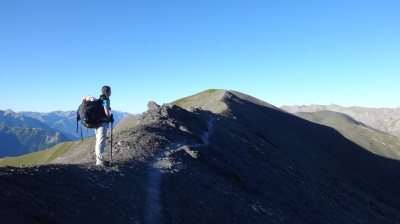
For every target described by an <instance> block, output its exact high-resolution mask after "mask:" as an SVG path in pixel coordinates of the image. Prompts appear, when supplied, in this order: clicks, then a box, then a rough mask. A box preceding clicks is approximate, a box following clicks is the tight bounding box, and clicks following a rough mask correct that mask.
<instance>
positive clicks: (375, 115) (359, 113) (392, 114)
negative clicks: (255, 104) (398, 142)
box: [281, 104, 400, 137]
mask: <svg viewBox="0 0 400 224" xmlns="http://www.w3.org/2000/svg"><path fill="white" fill-rule="evenodd" d="M281 109H283V110H285V111H287V112H289V113H298V112H317V111H322V110H329V111H335V112H340V113H344V114H347V115H349V116H351V117H353V118H355V119H356V120H358V121H360V122H362V123H365V124H367V125H369V126H371V127H374V128H376V129H378V130H381V131H384V132H387V133H389V134H392V135H394V136H397V137H400V107H398V108H369V107H360V106H353V107H342V106H340V105H336V104H330V105H318V104H312V105H308V106H306V105H303V106H298V105H294V106H282V107H281Z"/></svg>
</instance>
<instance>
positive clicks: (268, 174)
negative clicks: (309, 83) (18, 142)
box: [0, 90, 400, 223]
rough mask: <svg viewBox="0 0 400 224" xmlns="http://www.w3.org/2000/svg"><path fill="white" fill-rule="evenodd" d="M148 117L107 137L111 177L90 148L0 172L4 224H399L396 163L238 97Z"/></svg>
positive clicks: (220, 94) (191, 102)
mask: <svg viewBox="0 0 400 224" xmlns="http://www.w3.org/2000/svg"><path fill="white" fill-rule="evenodd" d="M205 96H206V99H205V98H204V97H205ZM199 99H201V100H202V103H199ZM207 99H208V100H207ZM148 108H149V109H148V111H146V112H144V113H143V114H142V116H141V117H140V118H139V119H137V120H136V119H132V120H131V121H130V122H129V121H128V120H127V121H126V122H124V127H119V126H120V125H121V124H119V125H117V126H116V127H115V130H114V133H113V142H112V143H113V144H112V147H113V150H118V153H117V154H115V155H113V157H112V158H113V160H112V162H113V164H114V166H113V167H111V168H98V167H94V166H93V164H94V161H95V158H94V150H93V148H94V139H93V138H89V139H85V140H84V141H83V142H77V143H75V144H71V145H70V148H68V147H62V148H63V153H60V154H59V155H60V156H57V158H55V159H48V160H46V162H45V163H49V162H51V163H52V164H51V165H45V166H31V167H25V168H12V167H3V168H0V197H1V198H2V202H3V203H1V204H0V217H2V221H4V222H6V223H27V222H42V223H79V222H85V223H99V222H103V223H396V222H399V217H400V203H399V201H400V192H398V190H397V189H399V187H400V181H399V180H400V162H399V161H398V160H395V159H391V158H387V157H384V156H381V155H379V153H380V151H379V150H376V151H373V150H375V148H374V146H371V148H369V149H365V148H362V147H361V146H359V145H357V144H356V143H354V142H352V141H350V140H349V138H346V137H344V136H343V135H342V134H341V133H340V132H339V131H337V130H335V129H333V128H331V127H327V126H325V125H320V124H317V123H314V122H310V121H307V120H305V119H302V118H299V117H298V116H294V115H292V114H289V113H286V112H283V111H282V110H280V109H278V108H276V107H274V106H272V105H270V104H268V103H266V102H263V101H260V100H258V99H255V98H253V97H251V96H248V95H245V94H242V93H239V92H236V91H225V90H209V91H205V92H202V93H200V94H196V95H194V96H191V97H188V98H184V99H181V100H177V101H175V102H174V104H164V105H162V106H159V105H157V104H155V103H153V102H150V103H149V105H148ZM121 123H122V122H121ZM128 123H129V124H130V125H128ZM346 125H350V126H351V125H356V126H359V124H358V123H357V122H355V121H354V122H350V123H348V124H346ZM365 128H367V129H368V127H365ZM358 130H359V128H357V127H354V131H358ZM362 131H364V129H362ZM370 131H371V133H374V130H373V129H370ZM368 132H369V130H368ZM63 144H64V143H63ZM110 144H111V141H110V139H108V140H107V147H106V153H105V155H106V158H107V159H111V158H110ZM57 150H58V149H56V148H52V149H49V154H47V155H46V156H49V155H50V152H51V154H52V155H56V151H57ZM46 151H48V150H46ZM372 152H374V153H372ZM36 154H37V153H36ZM42 156H44V155H43V154H42ZM42 161H45V160H42ZM49 186H51V187H49ZM27 202H28V203H27Z"/></svg>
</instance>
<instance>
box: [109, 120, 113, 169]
mask: <svg viewBox="0 0 400 224" xmlns="http://www.w3.org/2000/svg"><path fill="white" fill-rule="evenodd" d="M113 123H114V122H113V121H112V122H111V146H110V147H111V150H110V155H111V162H112V153H113V151H112V132H113Z"/></svg>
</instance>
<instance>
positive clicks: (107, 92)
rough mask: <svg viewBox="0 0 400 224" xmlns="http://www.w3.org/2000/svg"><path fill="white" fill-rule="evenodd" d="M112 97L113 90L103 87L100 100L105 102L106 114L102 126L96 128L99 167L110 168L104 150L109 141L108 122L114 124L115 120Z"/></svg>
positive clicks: (97, 162) (96, 149)
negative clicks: (111, 105)
mask: <svg viewBox="0 0 400 224" xmlns="http://www.w3.org/2000/svg"><path fill="white" fill-rule="evenodd" d="M110 96H111V88H110V87H109V86H103V87H102V88H101V95H100V97H99V99H101V100H102V101H103V103H102V106H103V108H104V113H102V116H101V119H100V121H101V122H100V124H99V126H98V127H96V128H95V129H94V130H95V133H96V146H95V152H96V165H98V166H109V165H110V163H109V162H108V161H105V160H104V156H103V153H104V148H105V146H106V139H107V127H108V122H112V123H113V122H114V118H113V116H112V114H111V107H110Z"/></svg>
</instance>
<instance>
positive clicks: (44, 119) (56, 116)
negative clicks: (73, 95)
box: [0, 110, 129, 158]
mask: <svg viewBox="0 0 400 224" xmlns="http://www.w3.org/2000/svg"><path fill="white" fill-rule="evenodd" d="M113 115H114V119H115V124H117V123H118V122H119V121H120V120H121V119H123V118H124V117H126V116H128V115H129V114H128V113H123V112H120V111H113ZM78 127H79V132H78V133H77V132H76V129H77V122H76V111H66V112H63V111H55V112H50V113H38V112H20V113H16V112H14V111H12V110H5V111H2V110H0V158H1V157H6V156H20V155H24V154H27V153H31V152H36V151H41V150H44V149H47V148H50V147H52V146H54V145H56V144H58V143H60V142H66V141H71V140H77V139H80V138H81V132H80V130H81V125H80V124H78ZM83 129H84V131H83V133H84V134H83V137H88V136H92V135H93V134H94V131H93V130H92V129H86V128H83Z"/></svg>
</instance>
